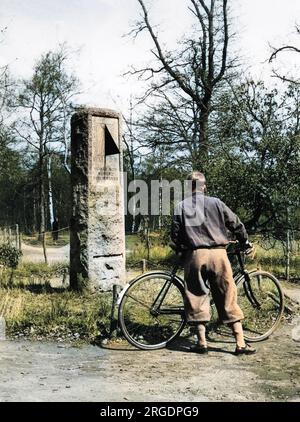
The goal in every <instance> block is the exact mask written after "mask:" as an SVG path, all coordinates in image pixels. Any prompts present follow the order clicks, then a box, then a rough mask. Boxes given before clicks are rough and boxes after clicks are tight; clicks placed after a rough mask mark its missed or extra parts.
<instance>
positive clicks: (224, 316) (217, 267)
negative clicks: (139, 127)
mask: <svg viewBox="0 0 300 422" xmlns="http://www.w3.org/2000/svg"><path fill="white" fill-rule="evenodd" d="M187 180H188V181H189V182H188V183H191V185H192V195H191V196H190V197H188V198H186V199H184V200H183V201H182V202H180V203H179V204H178V205H177V207H176V209H175V211H174V217H173V224H172V231H171V238H172V241H173V242H174V243H175V245H176V248H177V250H179V251H180V250H184V251H185V253H184V278H185V312H186V317H187V321H188V323H189V324H190V325H193V326H196V328H197V337H198V343H197V344H196V345H195V346H193V347H191V349H190V350H191V351H194V352H197V353H207V351H208V347H207V341H206V336H205V325H206V323H207V322H208V321H209V320H210V317H211V315H210V299H209V292H210V291H211V293H212V296H213V299H214V302H215V304H216V308H217V311H218V315H219V319H220V321H222V322H223V323H224V324H228V325H229V326H230V327H231V329H232V332H233V334H234V337H235V340H236V349H235V354H237V355H240V354H253V353H255V352H256V350H255V349H254V348H253V347H251V346H250V345H248V344H246V343H245V340H244V333H243V327H242V323H241V320H242V319H243V318H244V315H243V312H242V310H241V309H240V307H239V305H238V304H237V288H236V285H235V282H234V279H233V274H232V268H231V265H230V262H229V260H228V256H227V252H226V246H227V245H228V243H229V239H228V230H229V231H230V232H232V233H233V234H234V235H235V237H236V238H237V240H238V241H239V242H240V244H241V246H242V248H243V249H245V250H247V249H251V248H252V245H251V244H250V243H249V241H248V235H247V232H246V230H245V227H244V225H243V224H242V223H241V221H240V220H239V218H238V217H237V216H236V215H235V214H234V213H233V212H232V211H231V210H230V209H229V208H228V207H227V206H226V205H225V204H224V203H223V202H222V201H221V200H220V199H218V198H213V197H209V196H206V195H205V193H206V181H205V176H204V175H203V174H202V173H200V172H198V171H194V172H193V173H191V174H190V175H189V176H188V178H187Z"/></svg>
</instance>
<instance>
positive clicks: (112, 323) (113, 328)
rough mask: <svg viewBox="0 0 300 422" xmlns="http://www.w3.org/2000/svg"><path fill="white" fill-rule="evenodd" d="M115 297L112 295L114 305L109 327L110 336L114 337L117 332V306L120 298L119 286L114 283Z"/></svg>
mask: <svg viewBox="0 0 300 422" xmlns="http://www.w3.org/2000/svg"><path fill="white" fill-rule="evenodd" d="M112 293H113V297H112V306H111V314H110V328H109V338H112V337H113V336H114V335H115V334H116V333H117V328H118V320H117V319H116V318H115V307H116V303H117V299H118V286H117V285H116V284H114V285H113V291H112Z"/></svg>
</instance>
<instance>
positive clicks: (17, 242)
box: [16, 224, 19, 249]
mask: <svg viewBox="0 0 300 422" xmlns="http://www.w3.org/2000/svg"><path fill="white" fill-rule="evenodd" d="M16 248H17V249H19V224H16Z"/></svg>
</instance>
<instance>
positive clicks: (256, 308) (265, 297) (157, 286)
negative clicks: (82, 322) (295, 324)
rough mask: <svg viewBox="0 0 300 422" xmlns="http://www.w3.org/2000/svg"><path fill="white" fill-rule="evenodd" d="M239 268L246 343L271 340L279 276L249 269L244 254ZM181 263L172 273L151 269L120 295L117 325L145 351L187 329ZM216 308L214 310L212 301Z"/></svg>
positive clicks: (280, 300)
mask: <svg viewBox="0 0 300 422" xmlns="http://www.w3.org/2000/svg"><path fill="white" fill-rule="evenodd" d="M233 255H235V256H236V257H237V259H238V264H239V269H238V270H237V271H235V272H234V280H235V283H236V285H237V288H238V303H239V304H240V306H241V308H242V310H243V312H244V314H245V320H244V321H243V327H244V334H245V339H246V341H248V342H258V341H262V340H265V339H267V338H268V337H269V336H270V335H271V334H272V333H273V332H274V331H275V330H276V328H277V327H278V325H279V323H280V320H281V317H282V314H283V310H284V295H283V292H282V289H281V286H280V284H279V281H278V280H277V279H276V277H275V276H274V275H272V274H270V273H268V272H266V271H262V270H252V271H247V269H246V268H245V254H244V252H243V251H242V250H241V249H240V247H236V248H235V251H234V252H233ZM179 267H180V263H179V261H178V260H177V261H176V262H175V265H174V266H173V269H172V270H171V271H163V270H161V271H150V272H147V273H145V274H142V275H140V276H138V277H137V278H135V279H134V280H133V281H132V282H131V283H129V284H128V285H127V286H125V288H124V289H123V290H122V291H121V293H120V295H119V298H118V301H117V304H118V306H119V311H118V322H119V326H120V328H121V331H122V333H123V335H124V337H125V338H126V339H127V341H128V342H129V343H130V344H132V345H133V346H135V347H137V348H139V349H142V350H156V349H160V348H164V347H166V346H167V345H168V344H170V343H171V342H172V341H174V340H175V339H176V338H177V337H178V336H179V335H180V334H181V333H182V331H183V329H184V327H185V326H186V318H185V312H184V280H183V279H182V278H181V277H179V275H178V274H177V272H178V269H179ZM211 306H212V309H213V308H214V304H213V300H212V299H211Z"/></svg>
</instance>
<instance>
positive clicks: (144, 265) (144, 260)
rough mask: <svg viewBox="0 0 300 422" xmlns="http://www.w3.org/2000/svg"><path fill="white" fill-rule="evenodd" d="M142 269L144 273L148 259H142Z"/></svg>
mask: <svg viewBox="0 0 300 422" xmlns="http://www.w3.org/2000/svg"><path fill="white" fill-rule="evenodd" d="M142 271H143V273H145V272H146V271H147V266H146V259H142Z"/></svg>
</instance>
